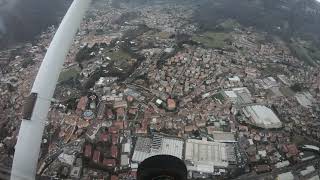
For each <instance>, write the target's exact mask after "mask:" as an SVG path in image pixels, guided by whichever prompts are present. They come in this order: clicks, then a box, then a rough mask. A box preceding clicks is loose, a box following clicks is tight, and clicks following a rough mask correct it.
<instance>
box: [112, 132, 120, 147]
mask: <svg viewBox="0 0 320 180" xmlns="http://www.w3.org/2000/svg"><path fill="white" fill-rule="evenodd" d="M111 136H112V137H111V138H112V140H111V141H112V144H113V145H115V144H118V139H119V135H118V134H112V135H111Z"/></svg>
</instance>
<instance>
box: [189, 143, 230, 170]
mask: <svg viewBox="0 0 320 180" xmlns="http://www.w3.org/2000/svg"><path fill="white" fill-rule="evenodd" d="M227 156H228V155H227V146H226V144H225V143H219V142H211V141H207V140H206V139H203V140H197V139H188V140H187V141H186V148H185V160H186V161H187V162H188V163H187V169H188V171H198V172H204V173H213V172H214V168H226V167H227V166H228V165H229V163H228V157H227Z"/></svg>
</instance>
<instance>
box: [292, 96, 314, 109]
mask: <svg viewBox="0 0 320 180" xmlns="http://www.w3.org/2000/svg"><path fill="white" fill-rule="evenodd" d="M295 98H296V99H297V101H298V102H299V104H300V105H301V106H303V107H305V108H311V107H312V102H313V101H314V99H313V97H312V95H311V94H310V93H309V92H304V93H297V94H296V95H295Z"/></svg>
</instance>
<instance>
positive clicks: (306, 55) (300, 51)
mask: <svg viewBox="0 0 320 180" xmlns="http://www.w3.org/2000/svg"><path fill="white" fill-rule="evenodd" d="M289 48H290V50H291V51H292V52H293V53H294V54H295V56H296V57H297V58H298V59H300V60H302V61H304V62H305V63H306V64H308V65H310V66H315V65H316V58H317V54H318V51H315V53H311V52H310V49H307V48H305V47H303V46H302V45H300V44H299V43H297V42H292V43H291V44H289ZM319 54H320V53H319Z"/></svg>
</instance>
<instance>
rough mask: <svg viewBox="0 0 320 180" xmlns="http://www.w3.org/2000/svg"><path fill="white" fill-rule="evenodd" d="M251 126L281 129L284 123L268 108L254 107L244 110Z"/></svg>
mask: <svg viewBox="0 0 320 180" xmlns="http://www.w3.org/2000/svg"><path fill="white" fill-rule="evenodd" d="M242 110H243V113H244V115H245V116H246V117H247V118H248V119H249V122H248V123H250V124H253V125H255V126H258V127H261V128H266V129H270V128H281V127H282V123H281V121H280V119H279V118H278V117H277V115H276V114H275V113H274V112H273V111H272V110H271V109H270V108H267V107H266V106H262V105H254V106H247V107H245V108H243V109H242Z"/></svg>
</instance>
